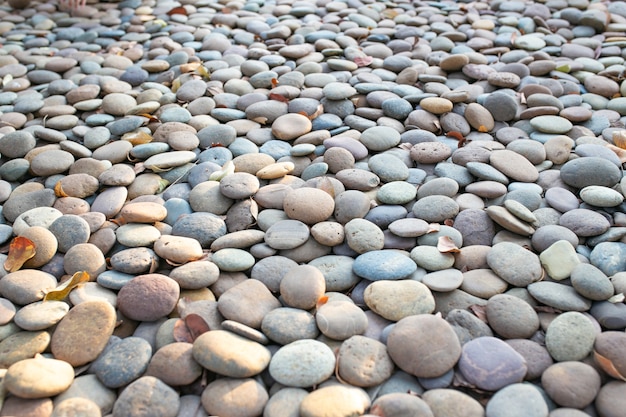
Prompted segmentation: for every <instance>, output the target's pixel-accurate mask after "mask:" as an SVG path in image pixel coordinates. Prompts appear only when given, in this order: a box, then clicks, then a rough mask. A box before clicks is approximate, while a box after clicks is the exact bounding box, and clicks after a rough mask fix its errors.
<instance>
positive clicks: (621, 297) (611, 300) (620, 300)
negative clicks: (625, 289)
mask: <svg viewBox="0 0 626 417" xmlns="http://www.w3.org/2000/svg"><path fill="white" fill-rule="evenodd" d="M624 299H625V297H624V293H619V294H615V295H614V296H613V297H611V298H609V299H608V300H607V301H608V302H609V303H613V304H618V303H623V302H624Z"/></svg>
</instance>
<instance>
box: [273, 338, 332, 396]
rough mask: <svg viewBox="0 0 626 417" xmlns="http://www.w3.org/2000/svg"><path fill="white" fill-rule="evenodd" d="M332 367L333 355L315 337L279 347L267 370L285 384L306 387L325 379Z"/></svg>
mask: <svg viewBox="0 0 626 417" xmlns="http://www.w3.org/2000/svg"><path fill="white" fill-rule="evenodd" d="M334 370H335V356H334V354H333V352H332V351H331V350H330V348H329V347H328V346H326V345H325V344H323V343H321V342H318V341H317V340H298V341H295V342H292V343H289V344H287V345H285V346H282V347H281V348H280V349H278V351H276V353H274V355H273V356H272V360H271V362H270V364H269V373H270V375H271V376H272V378H274V379H275V380H276V381H278V382H280V383H281V384H283V385H285V386H288V387H296V388H307V387H311V386H313V385H317V384H320V383H322V382H324V381H325V380H327V379H328V378H329V377H330V376H331V375H332V374H333V371H334Z"/></svg>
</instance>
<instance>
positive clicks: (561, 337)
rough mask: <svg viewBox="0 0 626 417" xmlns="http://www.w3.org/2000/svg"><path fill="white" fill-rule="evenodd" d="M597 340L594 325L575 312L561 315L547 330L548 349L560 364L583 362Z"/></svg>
mask: <svg viewBox="0 0 626 417" xmlns="http://www.w3.org/2000/svg"><path fill="white" fill-rule="evenodd" d="M595 339H596V331H595V329H594V326H593V323H592V322H591V321H590V320H589V319H588V318H587V317H586V316H585V315H583V314H582V313H579V312H575V311H570V312H566V313H562V314H560V315H559V316H557V317H556V318H555V319H554V320H553V321H552V322H551V323H550V325H549V326H548V328H547V329H546V348H547V349H548V352H550V355H551V356H552V357H553V358H554V359H555V360H556V361H559V362H563V361H580V360H582V359H583V358H585V357H586V356H587V355H588V354H589V353H590V352H591V351H592V349H593V344H594V342H595Z"/></svg>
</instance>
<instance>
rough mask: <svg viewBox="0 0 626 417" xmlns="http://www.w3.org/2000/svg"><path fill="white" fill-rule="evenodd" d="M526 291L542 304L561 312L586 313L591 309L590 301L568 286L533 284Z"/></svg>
mask: <svg viewBox="0 0 626 417" xmlns="http://www.w3.org/2000/svg"><path fill="white" fill-rule="evenodd" d="M528 291H529V292H530V295H532V296H533V298H535V299H537V301H539V302H541V303H542V304H545V305H548V306H550V307H554V308H557V309H559V310H562V311H587V310H589V308H591V301H590V300H587V299H586V298H584V297H582V296H581V295H580V294H578V293H577V292H576V290H575V289H574V288H572V287H570V286H568V285H564V284H559V283H556V282H548V281H543V282H535V283H533V284H530V285H529V286H528Z"/></svg>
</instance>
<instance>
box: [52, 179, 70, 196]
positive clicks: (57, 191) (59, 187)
mask: <svg viewBox="0 0 626 417" xmlns="http://www.w3.org/2000/svg"><path fill="white" fill-rule="evenodd" d="M54 195H56V196H57V197H59V198H61V197H69V195H68V194H67V193H66V192H65V191H63V185H62V184H61V181H57V183H56V184H54Z"/></svg>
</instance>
